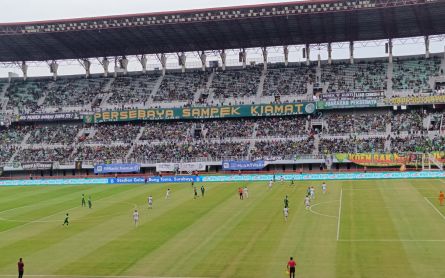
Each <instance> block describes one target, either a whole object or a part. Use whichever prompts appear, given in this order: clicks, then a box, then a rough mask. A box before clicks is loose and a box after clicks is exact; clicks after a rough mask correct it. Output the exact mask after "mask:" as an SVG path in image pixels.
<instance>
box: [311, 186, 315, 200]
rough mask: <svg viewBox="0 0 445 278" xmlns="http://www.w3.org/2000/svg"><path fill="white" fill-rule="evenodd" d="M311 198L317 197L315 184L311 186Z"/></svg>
mask: <svg viewBox="0 0 445 278" xmlns="http://www.w3.org/2000/svg"><path fill="white" fill-rule="evenodd" d="M310 192H311V199H315V188H314V187H313V186H311V190H310Z"/></svg>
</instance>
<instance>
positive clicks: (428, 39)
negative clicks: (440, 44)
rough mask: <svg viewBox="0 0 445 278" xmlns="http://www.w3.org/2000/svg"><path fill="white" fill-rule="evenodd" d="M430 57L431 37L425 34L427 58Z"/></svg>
mask: <svg viewBox="0 0 445 278" xmlns="http://www.w3.org/2000/svg"><path fill="white" fill-rule="evenodd" d="M429 57H430V37H428V36H425V58H427V59H428V58H429Z"/></svg>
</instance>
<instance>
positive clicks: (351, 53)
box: [349, 41, 354, 65]
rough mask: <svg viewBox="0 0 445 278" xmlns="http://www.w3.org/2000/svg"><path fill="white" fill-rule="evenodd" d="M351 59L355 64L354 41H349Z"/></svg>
mask: <svg viewBox="0 0 445 278" xmlns="http://www.w3.org/2000/svg"><path fill="white" fill-rule="evenodd" d="M349 61H350V62H351V65H352V64H354V42H353V41H351V42H349Z"/></svg>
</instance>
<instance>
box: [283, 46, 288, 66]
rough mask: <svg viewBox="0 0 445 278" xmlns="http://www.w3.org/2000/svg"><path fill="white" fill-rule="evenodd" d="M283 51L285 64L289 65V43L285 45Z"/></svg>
mask: <svg viewBox="0 0 445 278" xmlns="http://www.w3.org/2000/svg"><path fill="white" fill-rule="evenodd" d="M283 52H284V66H286V67H287V65H288V64H289V48H288V46H287V45H285V46H283Z"/></svg>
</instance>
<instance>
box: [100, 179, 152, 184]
mask: <svg viewBox="0 0 445 278" xmlns="http://www.w3.org/2000/svg"><path fill="white" fill-rule="evenodd" d="M108 183H109V184H130V183H145V178H144V177H129V178H109V179H108Z"/></svg>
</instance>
